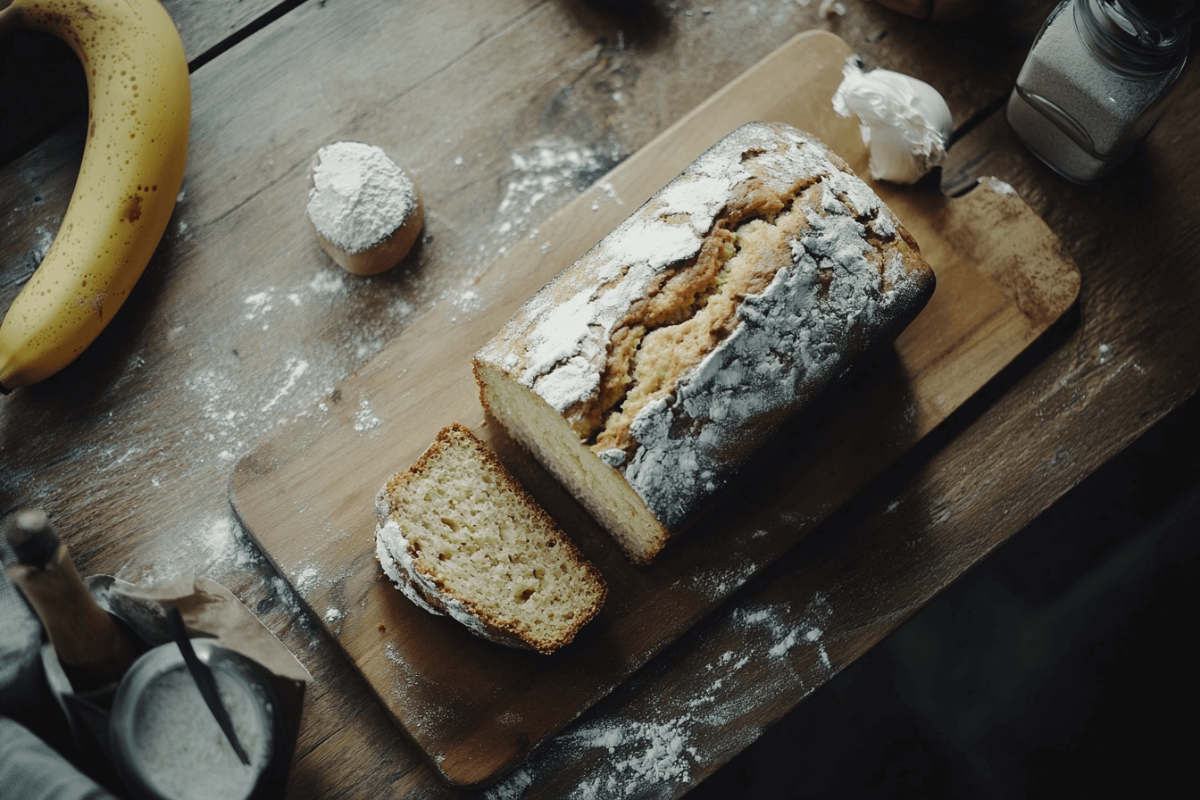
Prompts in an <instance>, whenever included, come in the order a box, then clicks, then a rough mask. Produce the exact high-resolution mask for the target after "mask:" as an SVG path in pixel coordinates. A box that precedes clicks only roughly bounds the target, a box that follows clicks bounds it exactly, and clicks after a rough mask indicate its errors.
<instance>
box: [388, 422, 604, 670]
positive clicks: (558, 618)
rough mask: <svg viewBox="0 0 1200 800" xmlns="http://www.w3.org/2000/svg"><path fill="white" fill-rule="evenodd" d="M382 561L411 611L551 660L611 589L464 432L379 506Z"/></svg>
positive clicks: (393, 481) (430, 453)
mask: <svg viewBox="0 0 1200 800" xmlns="http://www.w3.org/2000/svg"><path fill="white" fill-rule="evenodd" d="M375 511H376V516H377V518H378V525H377V526H376V529H375V554H376V557H377V558H378V559H379V563H380V565H381V566H382V567H383V571H384V573H385V574H386V575H387V576H388V577H389V578H391V580H392V581H393V582H394V583H395V584H396V588H398V589H400V590H401V591H402V592H403V593H404V594H405V596H407V597H408V598H409V599H410V600H412V602H413V603H415V604H416V605H417V606H419V607H420V608H423V609H425V610H426V611H429V612H430V613H433V614H446V615H449V616H450V617H452V618H453V619H455V620H457V621H458V622H460V623H462V624H463V625H465V626H466V627H467V629H468V630H470V631H471V632H472V633H474V634H476V635H477V636H481V637H483V638H485V639H489V640H491V641H494V642H498V643H500V644H504V645H508V646H510V647H516V648H523V649H529V650H536V651H538V652H540V653H552V652H554V651H555V650H557V649H558V648H560V647H562V646H563V645H565V644H567V643H568V642H570V641H572V640H573V639H574V638H575V635H576V633H577V632H578V631H579V629H580V628H582V627H583V626H584V625H585V624H586V623H587V622H588V621H589V620H591V619H592V618H593V617H595V616H596V614H597V613H599V611H600V608H601V606H603V604H604V599H605V596H606V594H607V591H608V590H607V587H606V586H605V583H604V579H603V578H602V577H601V576H600V573H599V571H598V570H597V569H596V568H595V567H594V566H593V565H592V564H591V562H589V561H588V560H587V559H585V558H584V557H583V555H581V554H580V552H579V550H578V549H577V548H576V547H575V545H574V544H573V543H572V542H571V540H570V539H568V538H567V536H566V535H565V534H564V533H563V532H562V530H561V529H560V528H559V527H558V525H556V524H555V522H554V520H553V519H552V518H551V517H550V515H549V514H547V513H546V512H545V511H544V510H543V509H542V508H541V506H539V505H538V504H537V501H535V500H534V499H533V498H532V497H531V496H529V494H528V493H526V491H525V490H524V489H523V488H522V487H521V484H520V483H518V482H517V480H516V479H515V478H514V477H513V476H512V475H511V474H510V473H509V472H508V470H507V469H505V467H504V465H503V464H502V463H500V460H499V459H498V458H497V457H496V455H495V454H494V453H493V452H492V451H491V450H490V449H488V447H487V445H485V444H484V443H483V442H482V441H481V440H480V439H479V438H478V437H476V436H475V434H474V433H472V432H471V430H470V429H469V428H467V427H466V426H463V425H459V424H457V423H455V424H453V425H449V426H447V427H446V428H443V429H442V430H441V432H439V433H438V435H437V439H436V440H435V441H434V443H433V444H432V445H431V446H430V447H429V449H428V450H426V451H425V453H424V454H423V455H422V456H421V458H420V459H419V460H418V461H417V462H416V463H415V464H414V465H413V466H412V467H410V468H409V469H407V470H405V471H403V472H399V473H397V474H395V475H393V476H392V477H391V478H389V479H388V481H387V483H386V484H384V486H383V488H381V489H380V490H379V493H378V495H377V496H376V498H375Z"/></svg>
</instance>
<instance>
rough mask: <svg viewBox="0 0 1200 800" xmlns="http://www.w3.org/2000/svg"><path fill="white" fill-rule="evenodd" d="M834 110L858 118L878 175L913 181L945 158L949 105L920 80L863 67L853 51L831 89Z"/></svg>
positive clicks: (950, 122) (873, 172) (950, 125)
mask: <svg viewBox="0 0 1200 800" xmlns="http://www.w3.org/2000/svg"><path fill="white" fill-rule="evenodd" d="M833 110H834V111H835V112H837V113H838V114H839V115H841V116H843V117H849V116H850V115H851V114H854V115H856V116H857V117H858V120H859V130H860V131H861V133H862V139H863V144H865V145H866V146H867V148H868V149H869V150H870V153H871V161H870V168H871V177H872V178H875V179H876V180H883V181H891V182H893V183H916V182H917V181H918V180H920V179H921V178H922V177H923V176H924V175H925V174H926V173H928V172H929V171H930V170H931V169H933V168H934V167H936V166H938V165H939V164H941V163H942V161H944V160H945V158H946V143H947V142H948V141H949V139H950V133H951V132H952V131H953V125H954V123H953V120H952V119H951V117H950V107H949V106H947V105H946V101H945V100H944V99H942V96H941V95H940V94H938V91H937V89H934V88H933V87H932V86H930V85H929V84H928V83H925V82H924V81H920V80H917V79H916V78H912V77H909V76H908V75H903V74H901V73H899V72H892V71H891V70H886V69H875V70H871V71H870V72H863V70H862V65H861V62H859V60H858V59H857V58H855V57H854V56H851V57H850V58H848V59H846V66H845V67H843V68H842V83H841V85H840V86H838V88H837V91H836V92H834V94H833Z"/></svg>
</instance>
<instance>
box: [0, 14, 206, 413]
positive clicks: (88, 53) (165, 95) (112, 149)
mask: <svg viewBox="0 0 1200 800" xmlns="http://www.w3.org/2000/svg"><path fill="white" fill-rule="evenodd" d="M14 28H29V29H34V30H40V31H46V32H48V33H50V34H53V35H55V36H57V37H59V38H61V39H63V40H64V41H66V42H67V43H68V44H69V45H70V46H71V47H72V48H73V49H74V50H75V53H76V54H77V55H78V56H79V59H80V61H82V62H83V67H84V70H85V72H86V73H87V87H88V103H89V110H90V113H89V120H88V132H87V142H86V144H85V145H84V150H83V163H82V164H81V166H80V169H79V178H78V180H77V182H76V184H75V191H74V192H73V193H72V195H71V202H70V204H69V205H68V206H67V211H66V214H65V215H64V216H63V221H62V226H61V227H60V228H59V231H58V236H57V237H55V239H54V244H52V245H51V247H50V250H49V252H47V253H46V257H45V259H43V261H42V264H41V266H39V267H38V269H37V271H36V272H34V274H33V277H32V278H30V279H29V282H28V283H26V284H25V286H24V288H23V289H22V290H21V293H20V294H18V295H17V297H16V299H15V300H13V303H12V307H11V308H9V310H8V313H7V315H5V317H4V322H3V324H0V392H4V393H7V392H8V391H10V390H12V389H15V388H16V387H18V386H26V385H28V384H31V383H36V382H37V381H40V380H42V379H44V378H47V377H49V376H50V375H52V374H54V373H55V372H57V371H58V370H60V369H62V368H63V367H65V366H66V365H67V364H69V363H71V361H73V360H74V359H75V357H76V356H78V355H79V354H80V353H82V352H83V350H84V348H86V347H87V346H88V345H89V344H91V342H92V340H93V339H95V338H96V336H98V335H99V333H100V331H101V330H103V329H104V326H105V325H107V324H108V321H109V320H110V319H112V317H113V315H114V314H115V313H116V312H117V309H119V308H120V307H121V303H123V302H124V300H125V298H126V297H127V296H128V295H129V292H130V290H131V289H132V288H133V285H134V283H136V282H137V279H138V278H139V277H141V274H142V271H143V270H144V269H145V268H146V264H147V263H148V262H149V260H150V256H151V254H152V253H153V252H154V249H155V247H157V246H158V242H159V239H161V238H162V234H163V231H165V230H166V227H167V222H168V221H169V219H170V217H171V211H172V210H173V209H174V207H175V199H176V197H177V196H178V194H179V187H180V185H181V184H182V182H183V170H184V166H185V164H186V161H187V140H188V125H189V123H190V121H191V85H190V83H189V79H188V66H187V56H186V55H185V54H184V51H183V43H182V42H181V41H180V39H179V33H178V31H176V30H175V25H174V23H173V22H172V21H171V17H170V16H169V15H168V14H167V12H166V10H164V9H163V7H162V5H160V4H159V2H158V0H15V2H14V3H13V4H12V5H11V6H9V7H8V8H6V9H5V10H3V11H0V33H4V32H6V31H8V30H12V29H14Z"/></svg>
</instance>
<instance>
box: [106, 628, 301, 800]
mask: <svg viewBox="0 0 1200 800" xmlns="http://www.w3.org/2000/svg"><path fill="white" fill-rule="evenodd" d="M191 642H192V647H193V649H194V650H195V651H196V655H197V656H198V657H199V659H200V661H201V662H202V663H204V664H206V665H208V668H209V669H210V670H211V671H212V673H213V677H214V678H216V681H217V686H218V688H219V691H220V695H221V702H222V704H223V705H224V706H225V708H226V710H227V711H228V712H229V716H230V717H231V718H232V720H233V724H234V731H235V732H236V733H237V738H238V740H239V741H240V743H241V745H242V747H243V749H244V750H245V751H246V755H247V756H248V757H249V759H250V764H249V765H246V764H243V763H242V761H241V760H240V759H239V758H238V756H237V754H236V753H235V752H234V749H233V747H232V745H231V744H230V743H229V740H228V739H227V738H226V737H225V734H224V733H223V732H222V731H221V728H220V726H219V725H218V724H217V721H216V719H215V718H214V717H213V714H212V712H211V711H210V710H209V708H208V706H207V705H206V704H205V702H204V699H203V698H202V697H201V695H200V690H199V689H198V688H197V686H196V683H195V679H194V678H193V677H192V674H191V672H190V671H189V670H188V667H187V664H186V663H185V662H184V659H183V654H182V653H180V651H179V647H178V646H177V645H176V644H174V643H170V644H164V645H161V646H159V647H156V648H154V649H153V650H150V651H149V652H147V653H146V654H144V655H143V656H142V657H141V658H139V659H138V660H137V661H136V662H134V664H133V666H132V667H130V668H129V671H128V672H127V673H126V674H125V677H124V678H123V679H122V680H121V685H120V686H119V687H118V689H117V694H116V697H115V698H114V700H113V707H112V716H111V718H110V720H109V741H110V746H111V749H112V755H113V758H114V760H115V762H116V768H117V772H118V773H119V774H120V776H121V779H122V780H123V781H124V782H125V785H126V786H127V787H128V789H129V790H130V791H131V792H133V793H134V797H135V798H136V800H250V798H254V797H256V796H258V795H259V794H260V786H259V784H260V783H261V782H262V777H263V774H264V772H266V770H267V766H268V765H269V764H270V763H271V762H272V760H273V759H274V758H275V755H276V750H277V749H278V746H279V742H280V740H281V730H282V728H281V725H282V722H281V719H280V706H279V702H278V698H277V697H276V695H275V691H274V689H273V687H272V685H271V682H270V679H269V677H268V675H267V673H266V671H265V670H264V669H263V668H262V667H261V666H260V665H259V664H257V663H256V662H254V661H252V660H251V659H249V658H246V657H245V656H243V655H241V654H240V653H236V652H234V651H232V650H228V649H225V648H223V647H221V646H220V645H218V644H217V643H216V642H214V641H213V640H211V639H192V640H191Z"/></svg>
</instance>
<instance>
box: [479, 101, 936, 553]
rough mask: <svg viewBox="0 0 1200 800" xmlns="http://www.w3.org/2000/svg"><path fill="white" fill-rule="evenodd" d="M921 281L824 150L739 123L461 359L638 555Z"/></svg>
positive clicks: (503, 419)
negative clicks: (470, 359)
mask: <svg viewBox="0 0 1200 800" xmlns="http://www.w3.org/2000/svg"><path fill="white" fill-rule="evenodd" d="M933 289H934V275H933V271H932V270H931V269H930V267H929V266H928V264H926V263H925V261H924V259H923V258H922V257H921V255H920V252H919V249H918V247H917V243H916V242H915V241H914V240H913V238H912V237H911V236H910V235H909V234H908V232H907V231H905V229H904V227H903V226H902V225H901V224H900V222H899V220H897V219H896V217H895V216H894V215H893V214H892V213H891V211H890V210H888V208H887V207H886V206H884V204H883V203H882V202H881V201H880V200H879V198H878V197H877V196H876V195H875V193H874V192H873V191H872V190H871V188H870V187H869V186H867V184H865V183H864V182H863V181H861V180H860V179H859V178H857V177H856V176H855V175H854V173H853V172H852V171H851V170H850V168H849V167H848V166H847V165H846V164H845V162H844V161H843V160H842V159H841V158H840V157H838V156H837V155H836V154H834V153H833V152H832V151H830V150H829V149H828V148H827V147H826V146H825V145H824V144H822V143H821V142H820V141H818V140H817V139H815V138H814V137H812V136H811V135H809V134H807V133H804V132H802V131H799V130H797V129H795V128H792V127H789V126H787V125H782V124H767V123H751V124H748V125H745V126H743V127H741V128H739V129H738V130H736V131H734V132H733V133H731V134H729V135H728V136H727V137H726V138H724V139H723V140H721V141H720V142H718V143H717V144H716V145H714V146H713V147H712V148H710V149H709V150H708V151H707V152H705V153H704V154H703V155H701V156H700V157H699V158H698V159H697V160H696V161H695V162H693V163H692V164H691V165H690V166H689V167H688V168H687V169H686V170H685V171H684V172H683V173H682V174H680V175H679V176H678V177H676V178H675V179H674V180H672V181H671V182H670V183H669V184H667V185H666V186H665V187H664V188H663V189H661V190H660V191H659V192H658V193H657V194H655V195H654V197H652V198H651V199H650V200H649V201H647V202H646V204H645V205H643V206H642V207H641V208H639V209H638V210H637V211H636V212H634V213H633V215H631V216H630V217H629V218H628V219H627V220H625V222H623V223H622V224H621V225H620V226H619V227H617V228H616V229H615V230H614V231H613V232H612V233H611V234H609V235H608V236H606V237H605V238H604V239H603V240H601V241H600V243H599V244H597V245H596V246H595V247H593V248H592V249H591V250H589V251H588V252H587V253H585V254H584V255H583V256H582V257H581V258H580V259H579V260H578V261H576V262H575V263H574V264H573V265H571V266H570V267H568V268H567V269H566V270H565V271H564V272H562V273H561V274H560V275H558V276H557V277H556V278H555V279H554V280H552V281H551V282H550V283H549V284H547V285H546V286H545V287H543V288H542V289H541V290H540V291H539V292H537V293H536V294H535V295H534V296H533V297H531V298H530V299H529V300H528V301H526V302H525V304H524V305H523V306H521V308H520V309H519V310H518V311H517V312H516V314H515V315H514V316H513V317H512V319H511V320H510V321H509V322H508V324H507V325H505V327H504V328H503V329H502V330H501V331H500V332H499V334H498V335H497V336H495V338H493V339H492V340H491V341H490V342H488V343H487V344H486V345H485V346H484V347H483V348H482V349H481V350H480V351H479V352H478V353H476V355H475V358H474V369H475V376H476V380H477V382H478V384H479V388H480V395H481V400H482V402H483V405H484V406H485V408H486V409H487V410H488V411H489V412H490V413H491V414H492V415H493V416H494V417H495V418H496V419H497V420H498V421H499V422H500V423H501V424H503V425H504V427H505V428H506V429H507V430H508V431H509V432H510V433H511V435H512V436H513V437H514V438H515V439H516V440H517V441H519V442H520V443H521V444H522V445H523V446H524V447H526V448H527V449H529V450H530V451H532V453H533V454H534V455H535V456H536V457H537V458H538V459H539V461H540V462H541V463H542V464H543V465H545V467H546V468H547V469H548V470H549V471H550V472H552V473H553V474H554V475H555V476H556V477H557V478H558V480H560V481H561V482H562V483H563V484H564V485H565V486H566V487H567V488H568V489H569V491H571V493H572V494H573V495H574V496H575V497H576V498H577V499H578V500H579V501H580V502H581V503H582V504H583V505H584V506H585V507H586V508H587V509H588V510H589V511H590V513H591V514H592V515H593V516H594V517H595V518H596V519H597V520H598V521H599V522H600V523H601V524H602V525H603V526H604V527H605V528H606V529H607V530H608V531H609V532H610V533H611V534H612V535H613V536H614V537H615V538H616V540H617V541H618V542H619V543H620V545H621V547H622V548H623V549H624V550H625V552H626V554H627V555H628V556H629V558H630V559H632V560H633V561H634V562H638V563H644V562H648V561H649V560H651V559H652V558H653V557H654V556H655V555H656V554H657V553H658V552H659V551H660V550H661V549H662V547H663V546H664V544H665V543H666V541H667V539H668V538H669V537H670V536H672V535H674V534H675V533H677V532H678V531H680V530H682V529H683V528H684V527H685V526H686V525H687V524H688V522H690V521H691V520H692V519H693V518H694V516H695V514H696V512H697V511H698V510H699V509H701V508H702V507H703V506H705V505H706V504H707V502H708V501H709V500H710V498H711V497H712V495H713V493H714V492H716V491H717V490H718V489H719V488H720V487H721V486H723V485H724V484H726V483H727V482H728V481H729V479H730V478H731V477H732V475H733V474H734V473H735V472H736V470H737V469H738V468H739V467H740V466H741V465H742V464H743V463H744V462H745V461H746V459H747V458H748V457H749V456H750V455H751V454H752V453H753V452H754V451H755V450H756V449H757V448H758V447H759V446H760V445H761V444H762V443H763V442H764V441H765V440H766V438H767V437H768V436H769V435H770V434H771V432H772V431H774V430H775V429H776V428H777V427H778V426H779V424H780V423H781V422H782V421H783V420H784V419H785V418H786V417H788V416H789V415H791V414H793V413H795V412H796V411H797V410H799V409H800V408H802V407H803V406H804V405H805V404H806V403H808V402H809V400H810V399H811V398H812V397H814V396H815V395H816V394H818V393H819V392H821V391H822V390H823V389H825V388H826V387H827V386H829V385H830V384H831V383H833V382H834V381H835V380H836V379H838V378H839V377H840V376H841V375H843V374H844V373H845V372H846V371H847V370H848V369H849V367H850V366H851V365H852V364H853V362H854V361H855V359H857V358H858V357H859V356H860V355H861V354H862V353H863V352H864V351H866V350H867V349H869V348H872V347H875V346H877V345H879V344H881V343H885V342H889V341H890V340H892V339H893V338H894V337H895V336H896V335H897V334H898V333H899V332H900V331H901V330H902V329H903V328H904V327H905V326H907V325H908V323H909V322H910V321H911V320H912V319H913V318H914V317H916V315H917V314H918V313H919V312H920V310H921V309H922V308H923V307H924V305H925V303H926V302H927V301H928V299H929V297H930V295H931V294H932V293H933Z"/></svg>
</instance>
